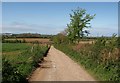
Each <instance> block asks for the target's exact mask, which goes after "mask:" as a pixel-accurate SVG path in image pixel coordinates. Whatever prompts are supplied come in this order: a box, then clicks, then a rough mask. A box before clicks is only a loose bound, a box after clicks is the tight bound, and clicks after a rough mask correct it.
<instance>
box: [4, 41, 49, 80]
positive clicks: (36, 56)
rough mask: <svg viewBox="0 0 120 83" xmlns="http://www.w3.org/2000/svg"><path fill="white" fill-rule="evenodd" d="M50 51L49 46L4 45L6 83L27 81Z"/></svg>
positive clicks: (27, 44)
mask: <svg viewBox="0 0 120 83" xmlns="http://www.w3.org/2000/svg"><path fill="white" fill-rule="evenodd" d="M47 50H48V47H47V46H43V45H40V44H29V43H3V44H2V59H3V61H2V65H3V66H2V68H3V69H2V72H3V78H2V79H3V82H4V81H5V82H6V81H18V82H19V81H26V78H27V77H28V76H29V75H30V73H31V71H32V70H33V69H35V68H36V67H37V65H38V62H39V61H40V59H42V58H43V56H44V54H45V53H46V51H47Z"/></svg>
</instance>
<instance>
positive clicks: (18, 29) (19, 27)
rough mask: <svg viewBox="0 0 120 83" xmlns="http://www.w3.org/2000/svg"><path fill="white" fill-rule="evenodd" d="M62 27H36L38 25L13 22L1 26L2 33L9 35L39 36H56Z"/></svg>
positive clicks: (47, 25)
mask: <svg viewBox="0 0 120 83" xmlns="http://www.w3.org/2000/svg"><path fill="white" fill-rule="evenodd" d="M64 28H65V27H64V26H60V27H58V26H55V25H49V24H46V25H45V26H43V25H38V24H26V23H18V22H13V23H11V24H3V26H2V32H3V33H6V32H10V33H28V32H30V33H40V34H57V33H58V32H60V31H62V30H64Z"/></svg>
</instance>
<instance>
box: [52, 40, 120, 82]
mask: <svg viewBox="0 0 120 83" xmlns="http://www.w3.org/2000/svg"><path fill="white" fill-rule="evenodd" d="M113 40H114V39H111V41H110V42H108V41H107V40H106V39H104V38H103V39H98V40H97V42H96V43H95V44H93V45H86V46H85V47H83V48H82V49H80V50H77V51H76V50H74V49H73V46H74V45H72V44H55V45H54V46H55V47H56V48H57V49H59V50H61V51H63V52H64V53H65V54H66V55H68V56H69V57H70V58H72V59H73V60H74V61H76V62H78V63H79V64H81V65H82V66H83V67H84V68H85V69H86V70H87V71H88V72H89V73H90V74H92V75H93V76H94V77H95V79H96V80H101V81H120V78H119V77H120V68H118V67H119V66H120V59H119V57H118V54H117V50H115V49H117V40H116V41H115V40H114V41H113ZM108 56H109V57H108ZM117 57H118V59H117Z"/></svg>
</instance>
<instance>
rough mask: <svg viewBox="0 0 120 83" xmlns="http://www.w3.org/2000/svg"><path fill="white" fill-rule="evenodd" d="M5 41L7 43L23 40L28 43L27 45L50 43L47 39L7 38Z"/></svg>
mask: <svg viewBox="0 0 120 83" xmlns="http://www.w3.org/2000/svg"><path fill="white" fill-rule="evenodd" d="M5 40H8V41H15V40H21V41H23V40H25V42H29V43H31V42H39V43H50V39H48V38H8V39H5Z"/></svg>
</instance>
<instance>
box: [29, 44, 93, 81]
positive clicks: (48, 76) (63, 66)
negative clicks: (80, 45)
mask: <svg viewBox="0 0 120 83" xmlns="http://www.w3.org/2000/svg"><path fill="white" fill-rule="evenodd" d="M44 59H45V61H44V62H43V63H42V64H41V67H39V68H37V69H36V70H35V71H34V72H33V74H32V76H31V78H30V80H29V81H95V80H94V78H93V77H92V76H90V75H89V74H88V73H87V72H86V71H85V70H84V69H83V68H82V67H81V66H80V65H78V64H77V63H75V62H74V61H73V60H71V59H70V58H69V57H68V56H67V55H65V54H64V53H63V52H61V51H59V50H57V49H55V48H54V47H53V46H51V48H50V50H49V52H48V55H47V57H45V58H44Z"/></svg>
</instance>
